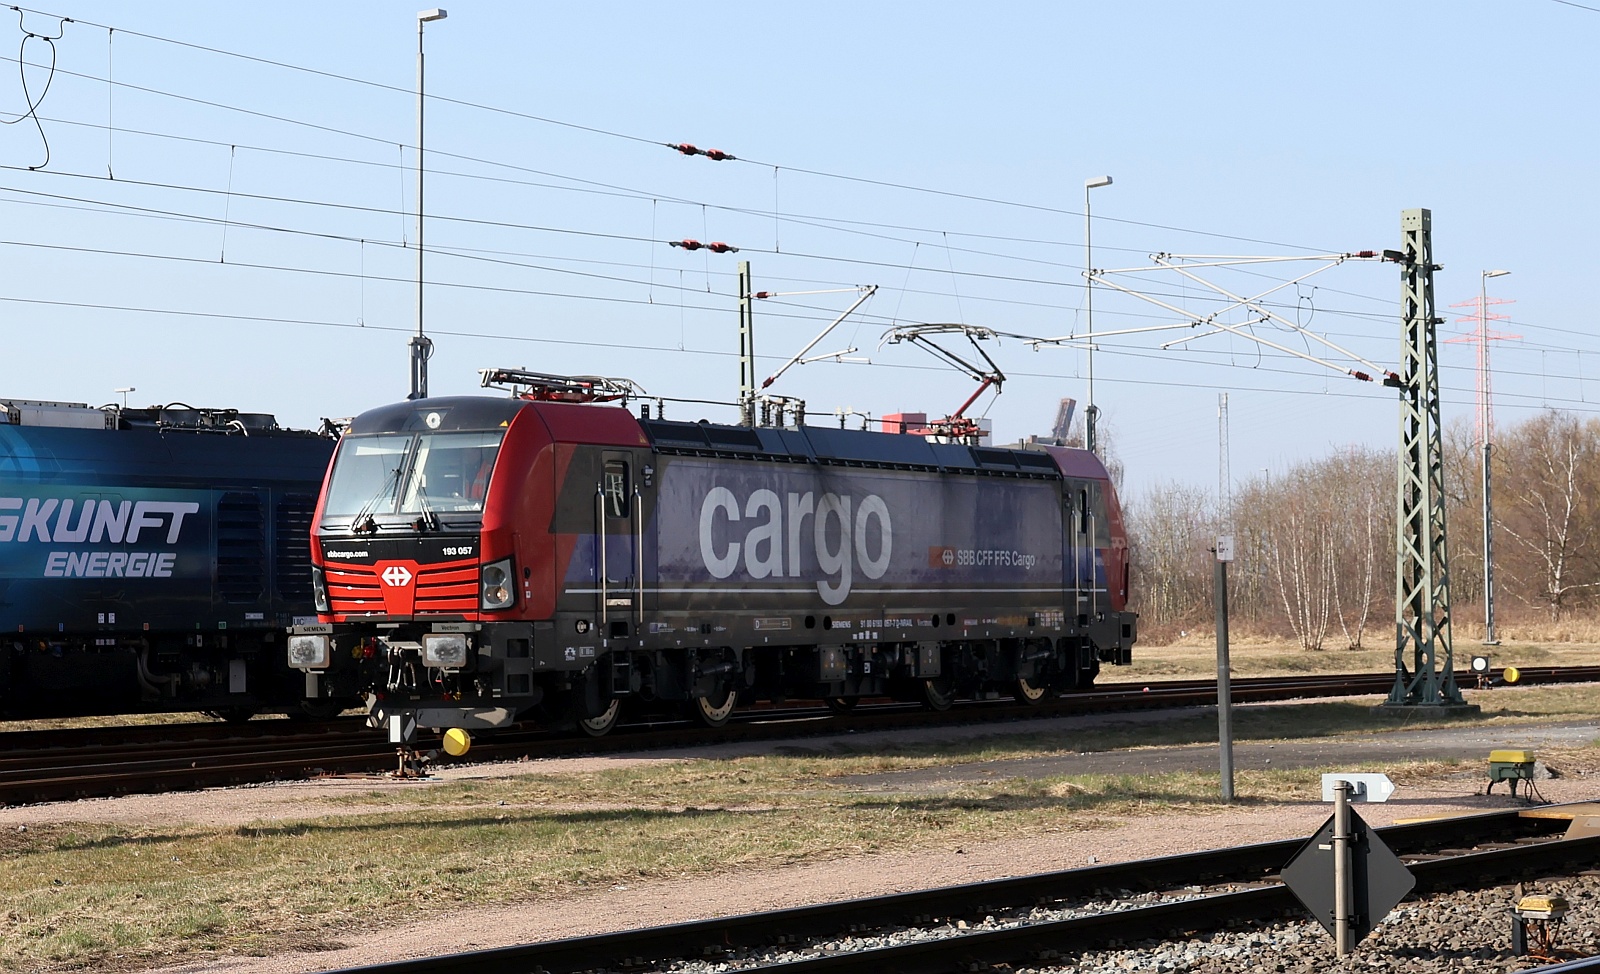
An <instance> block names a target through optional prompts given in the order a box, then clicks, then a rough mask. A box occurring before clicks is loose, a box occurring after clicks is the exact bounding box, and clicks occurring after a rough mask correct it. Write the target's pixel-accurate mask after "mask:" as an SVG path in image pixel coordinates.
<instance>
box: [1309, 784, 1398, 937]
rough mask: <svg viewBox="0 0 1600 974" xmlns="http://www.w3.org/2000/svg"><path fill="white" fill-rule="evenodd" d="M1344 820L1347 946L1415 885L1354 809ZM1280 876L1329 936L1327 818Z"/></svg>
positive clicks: (1331, 927) (1330, 856) (1330, 866)
mask: <svg viewBox="0 0 1600 974" xmlns="http://www.w3.org/2000/svg"><path fill="white" fill-rule="evenodd" d="M1349 815H1350V897H1351V904H1350V906H1351V915H1350V942H1351V944H1359V943H1361V941H1362V940H1364V939H1366V936H1367V934H1369V933H1371V932H1372V928H1373V927H1374V926H1377V924H1378V923H1380V922H1381V921H1382V920H1383V918H1384V917H1386V916H1388V915H1389V911H1390V910H1392V909H1394V908H1395V905H1396V904H1398V903H1399V902H1400V901H1401V900H1403V899H1405V896H1406V894H1407V893H1409V892H1411V890H1412V888H1413V887H1414V886H1416V885H1417V878H1416V877H1415V876H1413V875H1411V870H1409V869H1407V868H1406V864H1405V863H1403V862H1401V861H1400V858H1399V857H1398V856H1396V855H1395V854H1394V853H1393V852H1391V851H1389V847H1388V846H1386V845H1384V844H1383V840H1382V839H1381V838H1379V837H1378V835H1377V834H1376V833H1375V832H1373V831H1372V829H1371V828H1370V827H1369V826H1368V825H1367V823H1366V822H1364V821H1363V820H1362V818H1361V816H1360V815H1357V814H1356V813H1355V810H1354V809H1351V810H1350V811H1349ZM1280 875H1281V876H1282V878H1283V884H1284V885H1285V886H1287V887H1289V891H1290V892H1292V893H1293V894H1294V895H1295V898H1296V899H1298V900H1299V901H1300V903H1301V904H1302V905H1303V906H1304V907H1305V908H1306V909H1307V910H1309V911H1311V915H1312V916H1314V917H1316V918H1317V922H1318V923H1320V924H1322V926H1323V927H1324V928H1325V929H1326V930H1327V931H1328V933H1330V934H1332V933H1333V932H1334V921H1333V907H1334V903H1333V816H1332V815H1329V816H1328V821H1327V822H1325V823H1323V826H1322V828H1320V829H1318V830H1317V834H1316V835H1313V836H1312V837H1311V840H1310V841H1309V842H1307V843H1306V844H1305V845H1303V846H1301V847H1300V851H1299V852H1296V853H1295V854H1294V858H1292V859H1290V860H1289V863H1288V865H1286V866H1284V867H1283V870H1282V872H1281V873H1280Z"/></svg>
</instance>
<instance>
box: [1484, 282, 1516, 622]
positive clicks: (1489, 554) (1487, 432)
mask: <svg viewBox="0 0 1600 974" xmlns="http://www.w3.org/2000/svg"><path fill="white" fill-rule="evenodd" d="M1509 273H1511V272H1510V271H1484V272H1483V273H1482V274H1481V275H1479V277H1478V377H1479V381H1480V382H1481V383H1482V384H1483V390H1482V395H1480V396H1479V397H1478V429H1479V430H1480V431H1481V432H1482V436H1483V644H1484V645H1485V646H1498V645H1500V640H1499V639H1497V638H1496V637H1495V634H1494V517H1493V514H1492V511H1493V505H1492V504H1491V503H1490V500H1489V454H1490V452H1491V451H1492V450H1493V445H1492V441H1493V440H1494V412H1493V406H1492V405H1491V403H1490V399H1489V278H1491V277H1505V276H1506V275H1507V274H1509Z"/></svg>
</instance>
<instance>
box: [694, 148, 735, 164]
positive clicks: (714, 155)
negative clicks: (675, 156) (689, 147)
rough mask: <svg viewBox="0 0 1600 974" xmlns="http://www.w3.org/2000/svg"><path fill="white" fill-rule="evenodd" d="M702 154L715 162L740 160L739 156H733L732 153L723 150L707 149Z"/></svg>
mask: <svg viewBox="0 0 1600 974" xmlns="http://www.w3.org/2000/svg"><path fill="white" fill-rule="evenodd" d="M700 154H701V155H703V156H705V157H706V158H707V159H711V160H714V161H716V162H726V161H728V160H730V159H737V158H739V157H738V156H735V155H732V154H731V153H727V152H723V151H722V150H721V149H706V150H705V151H704V152H702V153H700Z"/></svg>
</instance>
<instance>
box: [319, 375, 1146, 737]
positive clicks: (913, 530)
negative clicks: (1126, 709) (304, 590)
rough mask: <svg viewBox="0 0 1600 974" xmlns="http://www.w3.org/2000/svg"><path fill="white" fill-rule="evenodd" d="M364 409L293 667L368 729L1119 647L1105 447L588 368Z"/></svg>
mask: <svg viewBox="0 0 1600 974" xmlns="http://www.w3.org/2000/svg"><path fill="white" fill-rule="evenodd" d="M491 379H499V380H501V381H507V380H515V381H519V382H522V383H524V385H523V386H521V387H519V394H517V395H514V396H512V397H509V398H500V399H496V398H486V397H452V398H436V399H421V400H415V401H408V402H403V403H397V404H394V405H390V406H383V407H380V408H377V409H374V410H371V411H369V412H367V413H364V414H362V415H361V416H359V417H357V418H356V419H355V420H354V421H353V422H352V424H351V425H350V428H349V429H348V431H347V432H346V433H345V435H344V437H343V439H342V440H341V441H340V444H339V447H338V451H337V453H336V455H335V457H334V461H333V464H332V466H331V467H330V470H329V474H328V479H327V482H326V484H325V485H324V488H323V492H322V496H321V500H320V502H319V504H318V507H317V511H316V514H315V517H314V519H313V537H312V542H313V543H312V556H313V559H314V561H315V578H314V584H315V595H316V600H317V608H318V614H319V623H318V624H317V625H315V626H299V627H296V629H295V630H294V632H293V633H292V634H291V636H290V640H289V661H290V664H291V665H293V666H297V667H299V668H301V669H304V670H305V671H306V672H307V674H308V681H307V682H308V690H307V692H308V694H309V695H311V696H315V697H343V696H346V695H348V694H351V693H355V692H359V693H362V694H365V695H366V697H367V700H368V703H369V709H370V713H371V716H372V717H373V719H374V722H375V723H380V724H381V723H389V724H390V725H391V726H392V727H399V726H403V725H420V726H422V727H432V728H454V727H461V728H491V727H501V726H504V725H506V724H509V723H510V722H512V721H514V720H517V719H520V718H523V717H525V716H537V717H540V718H542V719H545V720H549V721H555V722H565V723H576V725H577V726H578V727H580V728H581V729H583V730H584V731H585V732H587V733H590V734H602V733H605V732H606V731H607V730H609V729H610V728H611V727H612V725H613V724H614V723H615V722H616V720H617V717H618V713H619V711H620V710H621V708H622V707H624V706H627V705H629V703H630V702H635V701H636V702H639V703H640V704H643V705H650V706H657V705H662V706H676V707H683V708H686V709H687V710H688V712H689V713H690V714H692V715H693V716H695V717H696V718H698V719H699V720H700V721H702V722H703V723H706V724H709V725H712V726H715V725H718V724H720V723H722V722H724V721H726V720H727V719H728V717H729V715H730V714H731V712H732V711H733V709H734V706H735V704H736V702H738V701H741V700H756V699H768V700H781V699H785V698H809V699H815V698H822V699H825V700H828V701H830V702H831V703H832V704H833V705H834V706H837V707H847V706H849V705H851V704H853V703H854V701H855V700H857V699H858V698H860V697H864V696H872V697H878V696H889V697H896V698H901V699H920V700H922V701H923V702H924V703H926V704H927V705H928V706H931V707H934V708H943V707H947V706H949V705H950V703H951V701H952V700H953V699H955V698H956V697H958V696H968V697H987V696H999V695H1011V696H1014V697H1016V698H1017V699H1019V700H1023V701H1028V702H1036V701H1039V700H1041V699H1042V698H1043V697H1044V696H1045V695H1046V694H1047V693H1049V692H1051V691H1054V690H1068V689H1079V688H1084V687H1087V686H1088V685H1089V684H1090V683H1092V681H1093V680H1094V678H1095V675H1096V674H1097V672H1098V670H1099V666H1100V664H1101V663H1102V662H1110V663H1127V662H1128V661H1129V658H1130V651H1131V646H1132V644H1133V641H1134V635H1135V632H1134V630H1135V616H1134V614H1133V613H1131V612H1129V611H1127V608H1126V605H1127V596H1128V549H1127V542H1126V538H1125V535H1124V533H1123V529H1122V519H1121V513H1120V510H1119V508H1118V506H1117V501H1116V497H1115V494H1114V492H1113V490H1112V486H1111V482H1110V479H1109V477H1108V476H1107V473H1106V470H1105V467H1104V466H1103V465H1102V464H1101V462H1100V460H1099V459H1098V458H1097V457H1096V456H1095V455H1094V454H1092V453H1089V452H1087V451H1084V450H1074V449H1065V448H1059V447H1033V448H1028V449H995V448H988V447H982V446H973V445H968V444H965V443H950V442H935V441H934V439H933V438H929V437H924V436H918V435H909V434H904V433H893V432H875V431H861V430H844V429H833V428H825V427H817V426H803V425H801V426H795V427H789V428H769V427H752V426H729V425H720V424H713V423H707V422H704V421H701V422H676V421H668V420H665V419H661V418H654V419H652V418H649V417H648V412H649V410H648V407H645V409H644V410H643V412H644V413H645V415H644V416H635V415H633V414H632V413H631V412H629V411H628V410H627V409H626V408H623V407H619V406H617V405H615V404H609V403H603V402H593V401H588V402H586V401H582V400H585V399H597V398H604V397H599V396H595V395H594V394H593V388H594V387H593V385H592V384H591V383H589V382H587V381H584V380H574V379H565V378H557V377H548V376H539V375H536V374H533V373H522V372H511V371H506V372H499V373H486V379H485V382H486V384H488V383H489V382H490V380H491Z"/></svg>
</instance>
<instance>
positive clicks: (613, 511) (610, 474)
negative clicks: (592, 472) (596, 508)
mask: <svg viewBox="0 0 1600 974" xmlns="http://www.w3.org/2000/svg"><path fill="white" fill-rule="evenodd" d="M600 491H601V493H602V494H603V495H604V497H605V509H606V516H607V517H618V518H625V517H628V516H629V515H630V514H632V513H633V510H632V505H633V496H632V495H633V488H632V486H631V482H630V481H629V479H628V462H627V461H626V460H607V461H606V463H605V469H604V472H603V473H602V475H601V480H600Z"/></svg>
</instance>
